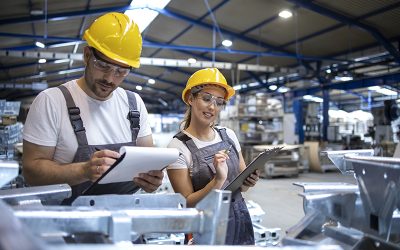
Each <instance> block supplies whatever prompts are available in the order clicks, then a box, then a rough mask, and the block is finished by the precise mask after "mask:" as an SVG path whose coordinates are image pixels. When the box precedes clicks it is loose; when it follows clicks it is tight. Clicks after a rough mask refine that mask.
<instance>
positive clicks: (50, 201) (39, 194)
mask: <svg viewBox="0 0 400 250" xmlns="http://www.w3.org/2000/svg"><path fill="white" fill-rule="evenodd" d="M71 193H72V191H71V187H70V186H69V185H68V184H56V185H48V186H37V187H26V188H13V189H4V190H0V200H3V201H4V202H6V203H8V204H9V205H12V206H21V205H34V204H38V205H59V204H61V202H62V201H63V200H64V199H66V198H69V197H70V196H71Z"/></svg>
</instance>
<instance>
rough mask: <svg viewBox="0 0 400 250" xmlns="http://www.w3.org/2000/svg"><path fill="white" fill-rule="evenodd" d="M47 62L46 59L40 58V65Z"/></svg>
mask: <svg viewBox="0 0 400 250" xmlns="http://www.w3.org/2000/svg"><path fill="white" fill-rule="evenodd" d="M46 62H47V60H46V59H45V58H40V59H39V60H38V63H46Z"/></svg>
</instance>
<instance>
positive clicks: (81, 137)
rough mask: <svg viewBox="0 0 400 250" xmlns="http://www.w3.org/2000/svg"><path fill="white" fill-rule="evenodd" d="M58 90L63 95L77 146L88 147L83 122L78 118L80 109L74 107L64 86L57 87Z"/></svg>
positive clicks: (72, 100)
mask: <svg viewBox="0 0 400 250" xmlns="http://www.w3.org/2000/svg"><path fill="white" fill-rule="evenodd" d="M58 88H59V89H60V90H61V92H62V93H63V95H64V98H65V102H66V103H67V109H68V115H69V120H70V121H71V125H72V128H73V130H74V133H75V135H76V139H77V141H78V145H79V146H84V145H88V141H87V137H86V130H85V127H84V126H83V121H82V118H81V116H80V114H81V111H80V109H79V108H78V107H77V106H76V105H75V102H74V99H73V98H72V96H71V93H70V92H69V90H68V89H67V88H66V87H65V86H64V85H59V86H58Z"/></svg>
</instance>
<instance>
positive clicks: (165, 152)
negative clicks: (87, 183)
mask: <svg viewBox="0 0 400 250" xmlns="http://www.w3.org/2000/svg"><path fill="white" fill-rule="evenodd" d="M119 152H120V154H121V158H120V159H118V160H117V161H116V162H115V164H113V165H112V166H111V167H110V169H109V170H108V171H106V172H105V173H104V174H103V176H101V177H100V179H99V180H98V184H108V183H116V182H126V181H132V180H133V178H134V177H137V176H138V174H139V173H147V172H148V171H150V170H162V169H164V168H165V167H167V166H168V165H169V164H171V163H174V162H175V161H176V160H178V157H179V151H178V149H176V148H155V147H134V146H123V147H121V149H120V151H119Z"/></svg>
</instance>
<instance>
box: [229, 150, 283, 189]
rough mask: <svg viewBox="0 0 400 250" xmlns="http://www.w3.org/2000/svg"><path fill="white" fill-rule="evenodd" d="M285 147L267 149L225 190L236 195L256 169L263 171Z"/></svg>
mask: <svg viewBox="0 0 400 250" xmlns="http://www.w3.org/2000/svg"><path fill="white" fill-rule="evenodd" d="M282 149H283V147H275V148H272V149H267V150H265V151H264V152H261V153H260V154H259V155H258V156H257V157H256V158H254V159H253V160H252V161H251V162H250V164H249V165H248V166H247V167H246V168H245V170H243V172H241V173H240V174H239V175H238V176H236V178H235V179H234V180H233V181H231V182H230V183H229V184H228V185H227V186H226V187H225V188H224V190H229V191H232V193H234V192H235V191H237V190H238V189H239V188H240V187H241V186H242V185H243V182H244V181H245V180H246V178H247V177H249V176H250V175H251V174H252V173H254V171H256V169H262V168H264V166H265V163H266V162H267V161H268V160H270V159H271V158H272V157H273V156H275V155H277V154H278V153H279V152H280V151H282Z"/></svg>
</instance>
